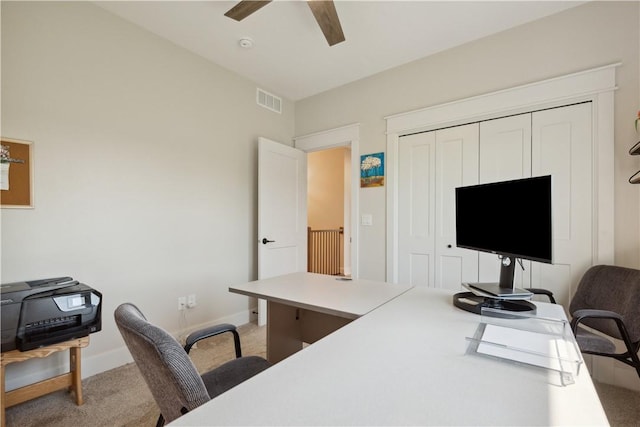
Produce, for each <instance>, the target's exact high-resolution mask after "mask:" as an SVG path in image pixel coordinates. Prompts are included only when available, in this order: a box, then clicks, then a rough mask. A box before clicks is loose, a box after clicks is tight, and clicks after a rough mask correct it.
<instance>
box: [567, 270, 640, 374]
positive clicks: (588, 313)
mask: <svg viewBox="0 0 640 427" xmlns="http://www.w3.org/2000/svg"><path fill="white" fill-rule="evenodd" d="M569 311H570V312H571V317H572V320H571V328H572V330H573V333H574V335H575V336H576V341H577V342H578V345H579V347H580V351H582V352H583V353H587V354H594V355H597V356H606V357H612V358H614V359H616V360H619V361H620V362H623V363H626V364H627V365H630V366H633V367H634V368H635V369H636V372H637V373H638V376H639V377H640V359H638V350H640V270H635V269H632V268H625V267H617V266H613V265H596V266H593V267H591V268H589V270H587V272H586V273H585V274H584V276H583V277H582V279H581V280H580V283H579V284H578V289H577V290H576V293H575V295H574V296H573V299H572V300H571V304H570V305H569ZM583 326H588V327H589V328H592V329H593V330H595V331H598V332H600V334H597V333H594V332H591V331H589V330H587V329H586V328H584V327H583ZM611 338H615V339H618V340H622V342H623V343H624V346H625V351H623V352H619V351H617V350H616V346H615V344H614V342H613V341H612V340H611Z"/></svg>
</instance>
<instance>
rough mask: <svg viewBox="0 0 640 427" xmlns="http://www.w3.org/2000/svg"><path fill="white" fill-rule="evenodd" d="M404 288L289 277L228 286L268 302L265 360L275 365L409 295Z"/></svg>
mask: <svg viewBox="0 0 640 427" xmlns="http://www.w3.org/2000/svg"><path fill="white" fill-rule="evenodd" d="M410 288H411V287H410V286H407V285H392V284H389V283H384V282H375V281H371V280H362V279H355V280H348V281H346V280H341V279H339V278H337V277H335V276H328V275H324V274H315V273H306V272H301V273H292V274H287V275H285V276H279V277H274V278H270V279H264V280H257V281H254V282H249V283H247V284H244V285H238V286H232V287H230V288H229V291H231V292H235V293H239V294H242V295H247V296H251V297H256V298H263V299H266V300H267V359H268V360H269V361H270V362H272V363H276V362H279V361H281V360H282V359H285V358H286V357H289V356H290V355H292V354H293V353H295V352H297V351H300V350H301V349H302V347H303V343H314V342H316V341H317V340H319V339H321V338H323V337H325V336H327V335H329V334H330V333H332V332H334V331H336V330H337V329H339V328H341V327H343V326H345V325H346V324H348V323H350V322H352V321H353V320H354V319H357V318H359V317H361V316H363V315H365V314H367V313H369V312H370V311H371V310H374V309H376V308H377V307H379V306H381V305H382V304H385V303H387V302H388V301H390V300H392V299H393V298H396V297H397V296H398V295H401V294H403V293H404V292H406V291H408V290H409V289H410Z"/></svg>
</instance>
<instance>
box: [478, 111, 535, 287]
mask: <svg viewBox="0 0 640 427" xmlns="http://www.w3.org/2000/svg"><path fill="white" fill-rule="evenodd" d="M479 174H480V175H479V177H480V183H481V184H486V183H488V182H496V181H507V180H511V179H519V178H528V177H530V176H531V114H528V113H527V114H520V115H517V116H511V117H504V118H501V119H496V120H489V121H485V122H481V123H480V170H479ZM519 209H521V207H520V206H513V209H512V211H511V212H505V215H518V211H519ZM523 226H525V225H524V224H523ZM496 232H508V233H517V232H518V230H496ZM530 265H531V263H530V262H529V261H523V266H524V271H523V270H522V269H521V268H520V266H516V273H515V279H514V284H515V286H516V287H519V288H523V287H530V286H531V285H530V283H531V267H530ZM478 269H479V281H480V282H497V281H498V279H499V277H500V260H499V259H498V256H497V255H493V254H489V253H485V252H482V253H480V255H479V268H478Z"/></svg>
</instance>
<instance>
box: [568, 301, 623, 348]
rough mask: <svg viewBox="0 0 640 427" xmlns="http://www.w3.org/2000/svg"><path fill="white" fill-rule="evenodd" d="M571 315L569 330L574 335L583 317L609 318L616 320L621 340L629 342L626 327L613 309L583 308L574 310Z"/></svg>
mask: <svg viewBox="0 0 640 427" xmlns="http://www.w3.org/2000/svg"><path fill="white" fill-rule="evenodd" d="M571 316H572V319H571V330H572V331H573V333H574V335H575V334H576V333H577V329H578V324H579V323H581V322H582V321H583V320H584V319H589V318H591V319H611V320H614V321H615V322H616V325H617V326H618V330H619V331H620V335H621V336H622V339H623V341H625V342H629V343H631V340H630V339H629V333H628V332H627V328H626V326H625V325H624V322H623V321H622V316H621V315H620V314H618V313H616V312H615V311H609V310H596V309H588V308H585V309H582V310H576V311H574V312H573V313H572V315H571Z"/></svg>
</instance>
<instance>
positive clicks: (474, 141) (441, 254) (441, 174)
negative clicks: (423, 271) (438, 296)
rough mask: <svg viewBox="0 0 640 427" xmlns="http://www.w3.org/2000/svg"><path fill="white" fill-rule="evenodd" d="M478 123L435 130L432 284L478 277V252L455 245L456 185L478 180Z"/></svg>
mask: <svg viewBox="0 0 640 427" xmlns="http://www.w3.org/2000/svg"><path fill="white" fill-rule="evenodd" d="M478 148H479V144H478V124H477V123H472V124H468V125H464V126H455V127H452V128H448V129H442V130H438V131H436V194H435V195H436V199H435V204H436V208H435V209H436V230H435V246H436V260H435V264H436V265H435V274H436V278H435V282H436V287H438V288H445V289H452V290H456V291H458V290H460V289H461V285H462V283H465V282H477V281H478V253H477V252H476V251H471V250H469V249H462V248H458V247H457V246H456V187H462V186H467V185H474V184H477V183H478Z"/></svg>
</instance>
